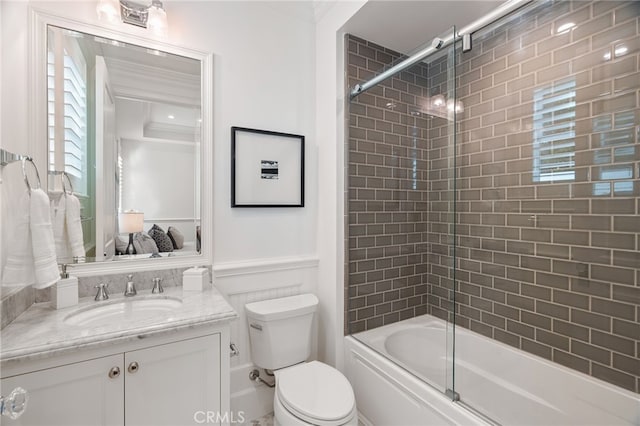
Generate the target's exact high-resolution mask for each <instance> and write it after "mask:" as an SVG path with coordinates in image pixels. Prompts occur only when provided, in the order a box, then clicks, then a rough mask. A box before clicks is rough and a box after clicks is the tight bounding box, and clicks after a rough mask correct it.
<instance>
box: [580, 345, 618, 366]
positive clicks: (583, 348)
mask: <svg viewBox="0 0 640 426" xmlns="http://www.w3.org/2000/svg"><path fill="white" fill-rule="evenodd" d="M571 352H573V353H574V354H576V355H580V356H583V357H585V358H587V359H590V360H593V361H596V362H599V363H602V364H607V365H609V364H610V363H611V352H610V351H608V350H605V349H602V348H599V347H597V346H593V345H590V344H589V343H584V342H580V341H578V340H572V341H571Z"/></svg>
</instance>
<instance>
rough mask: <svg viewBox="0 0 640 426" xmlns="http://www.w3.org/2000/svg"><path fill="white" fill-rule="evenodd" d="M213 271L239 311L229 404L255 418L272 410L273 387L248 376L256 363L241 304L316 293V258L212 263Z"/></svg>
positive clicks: (233, 335) (233, 332)
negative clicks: (252, 357)
mask: <svg viewBox="0 0 640 426" xmlns="http://www.w3.org/2000/svg"><path fill="white" fill-rule="evenodd" d="M213 274H214V285H215V286H216V288H217V289H218V290H220V292H222V294H224V296H225V297H226V298H227V301H228V302H229V303H230V304H231V306H233V308H234V309H235V310H236V312H237V313H238V319H237V320H235V321H234V322H233V323H232V324H231V342H232V343H235V345H236V346H237V348H238V350H239V351H240V354H239V355H238V356H235V357H232V358H231V408H232V411H234V412H237V411H244V417H245V418H250V419H252V418H258V417H261V416H263V415H264V414H267V413H269V412H271V411H273V404H272V401H273V390H272V389H269V388H268V387H267V386H265V385H262V384H258V383H256V382H252V381H251V380H249V371H251V370H252V369H253V368H255V367H254V366H253V363H252V362H251V357H250V347H249V333H248V324H247V318H246V315H245V312H244V305H245V304H247V303H251V302H257V301H260V300H268V299H275V298H279V297H286V296H293V295H296V294H301V293H316V289H317V276H318V260H317V258H311V257H299V258H284V259H269V260H260V261H255V262H241V263H233V264H220V265H214V267H213ZM317 320H318V319H317V318H316V321H315V322H316V325H317ZM315 329H317V326H315V327H314V330H315ZM316 341H317V338H314V339H313V342H314V347H313V348H312V357H315V354H316V353H317V347H316V344H315V342H316Z"/></svg>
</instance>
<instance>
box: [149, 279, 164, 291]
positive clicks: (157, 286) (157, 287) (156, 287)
mask: <svg viewBox="0 0 640 426" xmlns="http://www.w3.org/2000/svg"><path fill="white" fill-rule="evenodd" d="M160 281H162V279H161V278H154V279H153V289H151V293H164V288H162V284H160Z"/></svg>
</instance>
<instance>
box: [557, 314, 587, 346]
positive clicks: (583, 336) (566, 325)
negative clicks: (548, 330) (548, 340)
mask: <svg viewBox="0 0 640 426" xmlns="http://www.w3.org/2000/svg"><path fill="white" fill-rule="evenodd" d="M553 332H554V333H557V334H562V335H563V336H567V337H570V338H571V339H572V346H573V339H578V340H582V341H584V342H588V341H589V328H587V327H582V326H579V325H576V324H572V323H570V322H567V321H562V320H560V319H554V320H553Z"/></svg>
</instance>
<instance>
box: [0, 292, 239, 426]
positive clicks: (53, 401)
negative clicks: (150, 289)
mask: <svg viewBox="0 0 640 426" xmlns="http://www.w3.org/2000/svg"><path fill="white" fill-rule="evenodd" d="M87 299H88V300H81V303H80V304H79V305H78V306H75V307H71V308H66V309H61V310H54V309H52V308H51V307H50V306H49V304H48V303H41V304H35V305H33V306H32V307H31V308H30V309H29V310H28V311H26V312H25V313H24V314H22V315H21V316H20V317H18V318H17V319H16V320H15V321H14V322H13V323H12V324H10V325H9V326H7V327H6V328H5V329H3V330H2V335H1V338H2V352H1V355H0V356H1V359H2V361H1V365H0V367H1V375H2V379H1V382H0V388H1V389H0V390H1V391H2V394H7V393H9V392H10V391H11V390H12V389H14V388H15V387H17V386H20V387H22V388H24V389H26V390H27V392H28V393H29V402H28V406H27V409H26V411H25V413H24V414H23V415H22V416H21V417H20V418H18V419H17V420H10V419H8V418H3V419H2V420H3V424H7V425H14V424H15V425H21V424H24V425H27V424H28V425H54V424H61V425H70V424H83V425H122V424H126V425H142V424H149V425H151V424H152V425H163V424H164V425H177V424H181V425H185V424H197V421H196V420H197V419H200V420H201V419H204V418H205V416H206V413H214V415H215V416H218V417H217V419H218V420H221V422H220V423H221V424H223V423H224V414H225V413H229V410H230V407H229V398H230V390H229V389H230V388H229V322H230V321H231V320H232V319H234V318H236V316H237V315H236V313H235V311H234V310H233V309H232V308H231V306H229V305H228V304H227V302H226V301H225V300H224V298H223V297H222V296H221V295H220V294H219V293H218V292H217V290H215V289H210V290H207V291H205V292H202V293H184V295H183V292H182V290H181V288H179V287H178V288H174V289H169V290H167V291H166V292H165V293H163V294H162V295H151V294H148V295H138V296H135V297H131V298H123V297H121V296H112V297H111V299H110V300H107V301H102V302H95V301H93V298H87ZM116 316H118V319H115V318H116ZM198 416H199V417H198Z"/></svg>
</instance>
